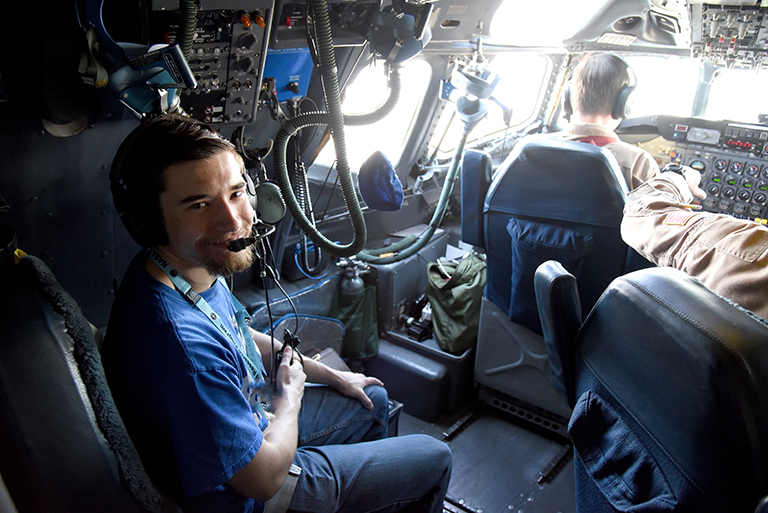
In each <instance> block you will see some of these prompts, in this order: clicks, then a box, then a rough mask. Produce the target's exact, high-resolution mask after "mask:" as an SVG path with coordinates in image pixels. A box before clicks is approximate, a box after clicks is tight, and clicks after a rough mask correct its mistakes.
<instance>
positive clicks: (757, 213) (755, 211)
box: [749, 205, 763, 217]
mask: <svg viewBox="0 0 768 513" xmlns="http://www.w3.org/2000/svg"><path fill="white" fill-rule="evenodd" d="M749 215H751V216H752V217H762V216H763V207H760V206H757V205H752V206H751V207H749Z"/></svg>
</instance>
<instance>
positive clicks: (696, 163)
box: [688, 160, 707, 173]
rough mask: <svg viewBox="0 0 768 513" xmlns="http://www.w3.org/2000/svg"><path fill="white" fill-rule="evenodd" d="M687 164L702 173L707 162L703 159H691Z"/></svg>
mask: <svg viewBox="0 0 768 513" xmlns="http://www.w3.org/2000/svg"><path fill="white" fill-rule="evenodd" d="M688 165H689V166H690V167H692V168H693V169H695V170H696V171H698V172H699V173H703V172H704V170H705V169H707V164H706V163H705V162H704V161H703V160H693V161H691V163H690V164H688Z"/></svg>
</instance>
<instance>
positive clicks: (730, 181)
mask: <svg viewBox="0 0 768 513" xmlns="http://www.w3.org/2000/svg"><path fill="white" fill-rule="evenodd" d="M725 183H727V184H728V185H736V184H737V183H739V177H738V176H733V175H730V176H728V177H726V179H725Z"/></svg>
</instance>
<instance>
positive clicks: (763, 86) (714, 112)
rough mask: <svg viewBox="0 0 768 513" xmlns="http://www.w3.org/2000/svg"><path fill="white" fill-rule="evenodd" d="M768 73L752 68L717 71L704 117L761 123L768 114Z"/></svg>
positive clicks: (721, 69)
mask: <svg viewBox="0 0 768 513" xmlns="http://www.w3.org/2000/svg"><path fill="white" fill-rule="evenodd" d="M766 90H768V73H766V72H765V71H761V72H757V71H755V70H751V69H727V68H720V69H718V70H717V71H715V74H714V78H713V79H712V87H711V89H710V91H709V102H708V103H707V109H706V114H705V116H704V117H706V118H707V119H712V120H723V119H727V120H730V121H741V122H744V123H757V122H758V114H768V95H766V94H765V93H764V91H766Z"/></svg>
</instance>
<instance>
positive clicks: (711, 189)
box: [707, 184, 720, 196]
mask: <svg viewBox="0 0 768 513" xmlns="http://www.w3.org/2000/svg"><path fill="white" fill-rule="evenodd" d="M718 192H720V187H718V186H717V185H715V184H712V185H710V186H709V187H707V194H709V195H711V196H714V195H716V194H717V193H718Z"/></svg>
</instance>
